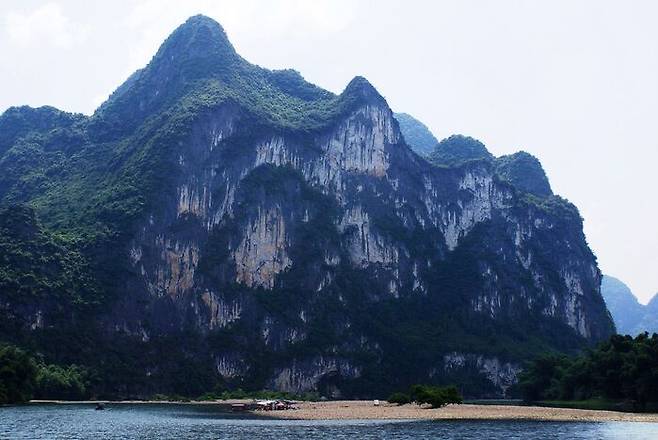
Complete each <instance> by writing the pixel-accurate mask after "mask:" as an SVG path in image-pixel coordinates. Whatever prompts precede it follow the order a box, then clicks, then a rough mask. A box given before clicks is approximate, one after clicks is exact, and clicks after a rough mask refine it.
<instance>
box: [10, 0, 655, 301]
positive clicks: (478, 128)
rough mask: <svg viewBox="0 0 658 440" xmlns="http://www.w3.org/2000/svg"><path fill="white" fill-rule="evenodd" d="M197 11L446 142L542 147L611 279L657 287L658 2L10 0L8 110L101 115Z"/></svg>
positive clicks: (237, 37) (270, 62)
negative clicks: (370, 97)
mask: <svg viewBox="0 0 658 440" xmlns="http://www.w3.org/2000/svg"><path fill="white" fill-rule="evenodd" d="M197 13H203V14H205V15H208V16H210V17H213V18H214V19H216V20H217V21H219V22H220V23H221V24H222V25H223V26H224V28H225V30H226V31H227V33H228V35H229V38H230V39H231V41H232V42H233V44H234V45H235V47H236V49H237V50H238V52H239V53H240V54H241V55H242V56H244V57H245V58H246V59H248V60H249V61H251V62H253V63H256V64H259V65H262V66H264V67H269V68H284V67H292V68H295V69H297V70H299V71H300V72H301V73H302V75H304V77H306V79H308V80H310V81H311V82H314V83H316V84H318V85H320V86H322V87H324V88H327V89H329V90H332V91H334V92H340V91H341V90H342V89H343V87H344V86H345V85H346V84H347V82H348V81H349V80H350V79H351V78H352V77H353V76H355V75H363V76H365V77H366V78H368V79H369V80H370V82H372V83H373V84H374V85H375V87H377V89H378V90H379V91H380V93H382V94H383V95H384V96H385V97H386V99H387V100H388V102H389V104H390V105H391V107H392V108H393V109H394V110H396V111H404V112H407V113H410V114H412V115H414V116H416V117H417V118H418V119H420V120H422V121H423V122H425V123H426V124H427V125H428V126H429V127H430V128H431V129H432V130H433V131H434V133H435V135H436V136H437V137H439V138H442V137H445V136H448V135H450V134H452V133H463V134H468V135H471V136H474V137H477V138H479V139H480V140H482V141H483V142H484V143H485V144H486V145H487V146H488V147H489V149H490V150H491V151H492V152H493V153H494V154H496V155H500V154H505V153H510V152H513V151H516V150H518V149H525V150H526V151H528V152H530V153H532V154H534V155H536V156H537V157H539V158H540V160H541V161H542V163H543V165H544V168H545V169H546V171H547V173H548V176H549V178H550V180H551V183H552V185H553V189H554V190H555V191H556V192H557V193H559V194H560V195H562V196H564V197H566V198H568V199H569V200H571V201H572V202H574V203H575V204H576V205H577V206H578V207H579V208H580V212H581V215H582V216H583V217H584V218H585V232H586V234H587V239H588V241H589V243H590V245H591V246H592V248H593V249H594V252H595V253H596V255H597V256H598V259H599V264H600V266H601V269H602V270H603V271H604V273H608V274H610V275H614V276H616V277H618V278H620V279H622V280H623V281H624V282H626V283H627V284H628V285H630V286H631V288H632V289H633V291H634V292H635V293H636V295H638V296H639V297H640V299H641V300H642V301H643V302H646V301H647V300H648V299H649V298H650V297H651V296H652V295H653V294H655V293H656V292H658V222H657V219H656V217H658V203H657V202H658V197H657V195H656V191H657V190H658V184H657V182H656V175H657V174H658V173H656V169H657V167H658V120H657V118H656V117H657V116H658V108H657V106H658V25H656V23H658V2H656V1H652V0H646V1H641V0H618V1H603V0H543V1H533V0H496V1H487V0H480V1H475V0H452V1H447V0H446V1H430V0H427V1H421V0H417V1H413V0H404V1H402V0H399V1H390V0H372V1H368V0H361V1H360V0H353V1H347V0H306V1H304V0H262V1H259V0H224V1H221V0H215V1H211V0H187V1H181V0H142V1H138V0H113V1H104V2H100V1H94V2H92V1H88V0H58V1H37V0H2V1H0V54H1V55H2V61H0V112H1V111H4V110H5V109H6V108H7V107H9V106H12V105H22V104H29V105H32V106H38V105H45V104H49V105H53V106H56V107H58V108H60V109H63V110H68V111H75V112H83V113H87V114H89V113H91V112H93V110H94V108H95V107H96V106H98V104H100V103H101V102H102V101H103V100H104V99H105V98H106V97H107V96H108V94H109V93H110V92H111V91H112V90H113V89H114V88H116V87H117V86H118V85H119V84H120V83H121V82H122V81H123V80H124V79H126V78H127V77H128V75H129V74H130V73H131V72H132V71H134V70H136V69H137V68H139V67H142V66H144V65H145V64H146V63H147V62H148V61H149V59H150V57H151V56H152V55H153V54H154V53H155V51H156V50H157V48H158V46H159V44H160V43H161V42H162V40H164V38H165V37H166V36H167V35H168V34H169V33H170V32H171V31H172V30H173V29H174V28H175V27H176V26H177V25H179V24H180V23H182V22H183V21H185V19H186V18H187V17H188V16H190V15H194V14H197Z"/></svg>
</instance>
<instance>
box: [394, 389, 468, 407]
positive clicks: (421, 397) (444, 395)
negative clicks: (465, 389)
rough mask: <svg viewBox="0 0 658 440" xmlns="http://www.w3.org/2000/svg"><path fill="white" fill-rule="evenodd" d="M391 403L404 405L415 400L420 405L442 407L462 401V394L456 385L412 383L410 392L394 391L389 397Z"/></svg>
mask: <svg viewBox="0 0 658 440" xmlns="http://www.w3.org/2000/svg"><path fill="white" fill-rule="evenodd" d="M387 401H388V402H389V403H397V404H398V405H404V404H407V403H411V402H415V403H417V404H418V405H423V404H429V405H431V406H432V408H441V407H443V406H446V405H449V404H451V403H453V404H459V403H462V401H463V399H462V396H461V395H460V394H459V391H457V388H456V387H454V386H451V387H435V386H430V385H412V386H411V388H410V389H409V393H408V394H407V393H400V392H397V393H393V394H391V395H390V396H389V398H388V399H387Z"/></svg>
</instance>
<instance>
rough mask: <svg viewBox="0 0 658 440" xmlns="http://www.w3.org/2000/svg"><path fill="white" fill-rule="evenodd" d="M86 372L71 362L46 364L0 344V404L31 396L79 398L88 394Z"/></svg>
mask: <svg viewBox="0 0 658 440" xmlns="http://www.w3.org/2000/svg"><path fill="white" fill-rule="evenodd" d="M88 383H89V375H88V374H87V371H86V370H85V369H84V368H81V367H78V366H75V365H72V366H69V367H62V366H59V365H46V364H44V363H39V362H37V361H35V360H34V358H32V357H31V356H30V355H29V354H28V353H26V352H25V351H23V350H21V349H20V348H16V347H14V346H12V345H0V404H6V403H23V402H27V401H28V400H30V399H39V398H40V399H61V400H81V399H84V398H86V397H87V389H88Z"/></svg>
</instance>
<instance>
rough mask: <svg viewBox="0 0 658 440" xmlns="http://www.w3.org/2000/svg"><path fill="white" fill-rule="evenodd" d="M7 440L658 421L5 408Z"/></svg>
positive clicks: (514, 428) (512, 435)
mask: <svg viewBox="0 0 658 440" xmlns="http://www.w3.org/2000/svg"><path fill="white" fill-rule="evenodd" d="M0 438H2V439H12V440H13V439H30V440H33V439H34V440H38V439H48V440H51V439H53V440H55V439H133V438H134V439H153V440H165V439H182V440H188V439H242V438H244V439H270V438H276V439H307V438H319V439H350V440H358V439H387V438H392V439H478V440H480V439H487V440H489V439H492V440H497V439H501V440H502V439H558V438H559V439H562V438H564V439H634V440H635V439H639V440H644V439H647V440H648V439H651V440H653V439H658V424H652V423H620V422H591V423H590V422H587V423H580V422H578V423H574V422H571V423H562V422H531V421H494V422H488V421H436V422H403V421H395V420H387V421H380V420H377V421H375V420H370V421H368V420H363V421H295V420H286V421H280V420H266V419H258V418H250V417H248V416H236V415H234V414H230V413H225V412H221V411H218V409H217V407H213V406H211V405H174V404H163V405H157V404H144V405H129V404H110V405H108V407H107V409H106V410H105V411H94V406H93V405H26V406H14V407H4V408H0Z"/></svg>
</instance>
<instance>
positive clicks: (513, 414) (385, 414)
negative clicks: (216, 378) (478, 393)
mask: <svg viewBox="0 0 658 440" xmlns="http://www.w3.org/2000/svg"><path fill="white" fill-rule="evenodd" d="M296 406H297V408H299V409H297V410H289V411H259V412H258V414H259V415H263V416H266V417H272V418H277V419H301V420H348V419H401V420H402V419H404V420H544V421H564V422H568V421H579V422H583V421H592V422H603V421H624V422H657V423H658V414H635V413H623V412H616V411H598V410H583V409H567V408H545V407H538V406H508V405H449V406H447V407H445V408H437V409H430V408H421V407H419V406H417V405H413V404H409V405H402V406H396V405H392V404H388V403H384V402H382V404H381V405H380V406H374V405H373V402H372V401H351V400H350V401H332V402H301V403H299V404H298V405H296Z"/></svg>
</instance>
